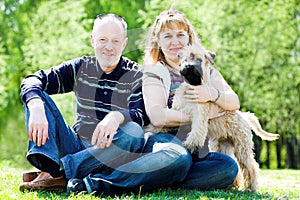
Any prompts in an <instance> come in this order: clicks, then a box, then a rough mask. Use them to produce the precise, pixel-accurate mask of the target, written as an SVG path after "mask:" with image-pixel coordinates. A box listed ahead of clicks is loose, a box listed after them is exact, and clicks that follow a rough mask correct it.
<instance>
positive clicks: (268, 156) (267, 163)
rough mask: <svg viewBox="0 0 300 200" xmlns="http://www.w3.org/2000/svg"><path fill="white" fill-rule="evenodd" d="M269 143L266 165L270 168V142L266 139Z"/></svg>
mask: <svg viewBox="0 0 300 200" xmlns="http://www.w3.org/2000/svg"><path fill="white" fill-rule="evenodd" d="M266 143H267V160H266V166H267V168H268V169H270V142H268V141H266Z"/></svg>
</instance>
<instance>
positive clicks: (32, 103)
mask: <svg viewBox="0 0 300 200" xmlns="http://www.w3.org/2000/svg"><path fill="white" fill-rule="evenodd" d="M26 105H27V107H28V109H29V110H30V109H33V108H44V102H43V101H42V99H40V98H38V97H36V98H32V99H30V100H29V101H28V102H27V104H26Z"/></svg>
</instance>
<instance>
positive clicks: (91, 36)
mask: <svg viewBox="0 0 300 200" xmlns="http://www.w3.org/2000/svg"><path fill="white" fill-rule="evenodd" d="M90 40H91V45H92V47H94V42H95V41H94V37H93V34H90Z"/></svg>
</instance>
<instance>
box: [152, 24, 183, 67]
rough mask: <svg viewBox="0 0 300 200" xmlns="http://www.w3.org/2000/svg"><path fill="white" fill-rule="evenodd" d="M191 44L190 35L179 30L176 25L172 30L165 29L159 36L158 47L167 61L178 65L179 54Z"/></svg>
mask: <svg viewBox="0 0 300 200" xmlns="http://www.w3.org/2000/svg"><path fill="white" fill-rule="evenodd" d="M188 43H189V36H188V33H187V32H186V31H185V30H184V29H180V28H178V26H177V25H176V24H174V25H173V26H172V28H171V29H165V30H164V31H162V32H161V33H160V34H159V37H158V45H159V46H160V47H161V50H162V52H163V53H164V55H165V58H166V60H167V61H168V60H169V61H172V62H175V63H177V62H178V56H177V55H178V52H179V51H180V50H181V49H182V48H183V47H185V46H187V45H188Z"/></svg>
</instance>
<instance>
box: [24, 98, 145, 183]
mask: <svg viewBox="0 0 300 200" xmlns="http://www.w3.org/2000/svg"><path fill="white" fill-rule="evenodd" d="M42 100H43V101H44V105H45V112H46V116H47V119H48V124H49V127H48V133H49V140H47V142H46V143H45V144H44V145H42V146H40V147H38V146H37V145H36V144H35V143H34V142H32V141H29V145H28V152H27V156H26V157H27V159H28V161H29V162H30V163H31V164H32V165H33V166H35V167H36V168H38V169H40V170H42V171H45V172H49V173H50V174H51V175H52V176H54V177H57V176H59V175H62V174H63V173H62V172H61V171H62V170H63V171H64V173H65V176H66V178H67V179H70V178H75V177H76V178H83V177H86V176H87V175H88V174H90V173H91V172H98V171H99V170H100V169H103V168H110V167H114V168H115V167H118V166H120V165H122V164H124V163H127V162H129V161H131V160H133V159H135V158H136V157H138V156H139V155H140V154H139V153H138V152H141V150H142V148H143V146H144V143H145V139H144V133H143V130H142V129H141V127H140V126H139V125H138V124H137V123H135V122H128V123H125V124H124V125H122V126H120V127H119V129H118V130H117V133H116V134H115V136H114V138H113V142H112V145H111V146H110V147H109V148H105V149H98V148H95V147H94V146H92V145H91V144H90V141H82V140H81V139H80V138H79V136H78V135H77V134H76V133H75V132H74V131H73V129H72V128H70V127H69V126H68V125H67V124H66V123H65V121H64V119H63V117H62V115H61V113H60V111H59V110H58V108H57V107H56V105H55V103H54V102H53V101H52V99H51V98H50V96H49V95H47V94H46V93H45V92H44V93H43V94H42ZM24 110H25V119H26V125H27V128H28V121H29V115H30V111H29V110H28V108H27V106H26V105H24ZM135 152H137V153H135Z"/></svg>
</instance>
